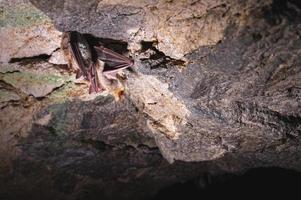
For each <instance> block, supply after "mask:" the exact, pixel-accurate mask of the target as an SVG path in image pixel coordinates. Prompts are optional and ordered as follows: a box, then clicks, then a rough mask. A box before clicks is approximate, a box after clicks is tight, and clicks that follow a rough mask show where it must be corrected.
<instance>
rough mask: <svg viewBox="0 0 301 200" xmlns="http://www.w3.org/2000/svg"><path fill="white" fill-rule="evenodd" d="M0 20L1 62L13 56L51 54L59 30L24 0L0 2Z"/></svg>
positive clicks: (59, 34) (56, 42)
mask: <svg viewBox="0 0 301 200" xmlns="http://www.w3.org/2000/svg"><path fill="white" fill-rule="evenodd" d="M0 24H1V26H0V41H1V54H0V62H1V63H7V62H9V61H10V60H11V59H14V58H23V57H34V56H38V55H42V54H46V55H51V53H52V52H53V51H54V50H56V49H57V48H59V45H60V36H61V33H60V32H59V31H57V30H56V29H55V28H54V26H53V24H52V23H51V21H50V19H49V18H48V17H47V16H45V14H43V13H42V12H41V11H39V10H38V9H37V8H35V7H34V6H32V5H31V4H30V3H29V2H28V1H21V0H14V1H10V3H8V2H5V1H4V2H1V4H0Z"/></svg>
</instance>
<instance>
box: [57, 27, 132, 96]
mask: <svg viewBox="0 0 301 200" xmlns="http://www.w3.org/2000/svg"><path fill="white" fill-rule="evenodd" d="M61 48H62V50H63V53H64V56H65V59H66V61H67V63H68V66H69V68H70V69H72V71H74V72H75V73H76V78H80V77H84V79H85V80H87V81H88V82H89V93H98V92H102V91H108V92H109V93H111V94H112V95H113V96H114V97H115V99H116V100H119V99H120V98H121V97H122V96H123V95H124V84H123V80H124V77H122V75H120V73H119V72H120V71H121V70H122V69H125V68H129V67H132V66H133V65H134V60H133V59H131V58H128V57H126V56H124V55H121V54H119V53H116V52H115V51H113V50H111V49H108V48H106V47H104V46H103V44H101V43H100V42H99V43H98V44H96V45H95V44H91V43H89V41H88V40H87V39H86V38H85V36H84V35H82V34H80V33H78V32H73V31H70V32H64V33H63V36H62V41H61Z"/></svg>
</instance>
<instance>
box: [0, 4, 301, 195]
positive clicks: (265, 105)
mask: <svg viewBox="0 0 301 200" xmlns="http://www.w3.org/2000/svg"><path fill="white" fill-rule="evenodd" d="M18 1H19V0H18ZM16 2H17V1H16ZM22 2H25V3H26V4H28V2H27V1H22ZM31 2H32V3H33V5H35V6H36V7H37V8H39V9H40V10H41V11H43V12H44V13H45V14H47V15H48V16H49V17H50V18H51V19H52V20H53V22H54V24H55V26H56V27H57V28H58V29H59V30H60V31H67V30H73V31H78V32H81V33H88V34H93V35H94V36H96V37H98V38H99V39H101V40H106V41H111V42H113V43H114V44H115V45H117V46H118V45H119V46H124V44H125V43H126V44H127V48H128V51H129V52H128V53H129V55H130V56H131V57H133V59H134V60H135V70H136V71H137V73H136V74H133V73H129V72H126V75H127V80H126V87H127V91H126V98H125V99H124V100H123V101H121V102H114V101H113V100H112V98H111V97H110V96H108V95H106V93H103V94H99V95H87V86H86V85H85V84H79V83H75V82H74V79H73V78H72V76H71V74H70V75H69V74H68V73H67V72H66V70H65V69H64V68H63V67H62V66H61V64H64V63H63V62H62V61H61V60H62V59H61V55H60V50H57V48H58V42H57V38H59V37H60V32H58V31H54V32H55V34H52V35H49V37H54V38H55V40H54V41H55V42H54V43H52V42H50V43H49V44H48V42H47V41H43V43H44V42H45V44H44V45H46V46H47V45H49V46H50V48H48V49H47V48H46V49H47V50H45V51H44V50H43V52H44V53H42V54H47V55H49V56H50V55H52V57H51V58H50V59H49V56H48V57H45V58H32V59H31V60H29V61H28V60H26V62H25V61H23V59H22V57H27V56H26V55H25V56H24V54H19V55H18V57H19V58H21V59H17V61H16V62H14V63H8V64H1V67H0V69H1V75H0V78H1V80H2V82H1V88H0V89H1V91H0V92H1V93H0V94H1V95H2V94H4V95H2V96H1V98H0V99H1V104H0V105H1V114H0V119H1V120H0V122H1V123H0V125H1V129H2V130H5V131H3V132H2V133H1V137H0V143H1V144H2V145H0V146H1V148H0V156H1V157H0V158H2V159H1V160H3V161H4V162H3V164H2V166H0V172H1V171H2V172H3V173H1V176H0V179H2V180H3V181H5V180H10V181H8V182H7V184H6V185H5V186H1V184H0V197H1V195H2V196H4V197H7V199H10V198H17V197H18V195H24V194H26V195H28V194H31V193H34V195H35V196H34V198H36V199H39V198H40V197H41V196H42V197H43V198H44V197H45V196H43V191H50V192H49V193H48V194H49V196H48V197H47V198H49V199H53V198H61V199H74V198H77V199H92V198H93V196H94V195H95V196H98V197H100V196H101V197H104V198H112V199H114V198H122V199H123V198H131V199H132V198H137V199H138V198H144V197H146V196H149V195H152V194H154V193H156V191H157V190H159V189H160V188H162V187H164V186H167V185H170V184H172V183H176V182H179V181H185V180H187V179H190V178H192V177H196V176H200V177H203V176H205V175H206V174H210V175H216V174H220V173H225V172H232V173H240V172H243V171H245V170H248V169H251V168H256V167H269V166H276V167H283V168H290V169H294V170H298V171H301V145H300V144H301V115H300V113H301V58H300V53H301V4H300V3H299V1H297V0H269V1H264V0H260V1H256V2H254V1H251V0H248V1H238V0H214V1H209V0H208V1H195V0H194V1H193V0H191V1H184V0H183V1H146V0H145V1H144V0H139V1H138V0H129V1H120V0H112V1H107V0H103V1H95V0H90V1H83V0H73V1H71V0H65V1H59V0H54V1H51V3H49V1H46V0H31ZM1 3H2V2H1ZM6 4H7V5H5V4H4V5H5V6H12V5H14V4H9V3H6ZM28 5H30V4H28ZM79 5H80V6H79ZM30 6H31V5H30ZM2 7H3V6H2ZM37 12H38V11H37ZM45 19H46V18H45ZM48 20H49V19H48V18H47V20H46V21H48ZM2 23H3V24H5V23H6V22H5V23H4V22H2ZM47 23H48V22H47ZM42 24H44V22H43V23H42ZM32 26H33V27H35V25H32ZM49 26H50V27H53V25H49ZM4 29H7V26H5V27H4ZM7 30H8V29H7ZM28 30H29V31H30V30H31V29H28ZM52 30H53V29H52V28H51V29H50V30H49V32H50V33H52V32H53V31H52ZM2 34H3V32H2V33H1V35H2ZM47 34H48V33H47ZM47 34H46V35H47ZM1 35H0V37H1ZM17 37H18V38H20V41H22V42H23V41H24V40H26V39H21V38H22V37H23V36H20V37H19V36H17ZM47 37H48V36H47ZM47 39H49V38H47ZM22 42H21V43H22ZM32 45H34V46H36V45H37V44H36V43H32ZM28 46H30V45H25V46H24V48H28ZM49 46H48V47H49ZM41 47H43V46H41ZM52 47H53V48H52ZM46 51H47V52H46ZM36 55H37V54H36V53H35V51H33V52H31V53H30V55H29V54H28V56H30V57H32V56H36ZM38 55H39V54H38ZM12 58H16V57H14V56H13V55H12V54H6V58H5V60H6V61H9V60H11V59H12ZM48 59H49V60H48ZM3 60H4V59H3ZM50 63H52V64H50ZM55 64H59V65H55ZM29 73H30V74H34V75H32V76H29V77H30V78H28V76H27V75H28V74H29ZM46 75H47V76H46ZM52 76H53V77H56V78H58V79H56V78H55V80H59V81H54V82H55V83H53V82H52V79H51V77H52ZM43 77H44V78H43ZM45 77H47V78H45ZM36 81H38V82H36ZM2 91H3V92H2ZM2 105H3V106H2ZM7 149H9V153H5V152H7ZM167 161H168V162H167ZM15 174H18V176H15ZM41 175H42V176H41ZM40 176H41V177H40ZM37 177H39V178H38V179H37ZM201 179H202V178H201ZM37 180H38V181H37ZM0 181H1V180H0ZM24 183H26V184H27V187H25V188H24V189H22V190H21V189H20V190H19V192H20V193H14V192H13V191H15V189H16V188H23V187H24ZM28 183H29V184H28ZM37 188H39V189H37ZM41 188H42V189H41ZM49 188H50V189H49ZM36 191H40V193H39V192H36ZM146 191H147V192H146ZM149 191H152V192H149ZM89 195H92V196H89Z"/></svg>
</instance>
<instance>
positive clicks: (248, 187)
mask: <svg viewBox="0 0 301 200" xmlns="http://www.w3.org/2000/svg"><path fill="white" fill-rule="evenodd" d="M209 182H210V181H209ZM202 185H203V186H202V187H201V184H200V182H199V179H197V178H196V179H193V180H189V181H187V182H184V183H178V184H175V185H172V186H170V187H167V188H164V189H162V190H161V191H159V192H158V194H157V195H156V196H155V197H154V198H152V200H159V199H160V200H161V199H162V200H163V199H168V198H172V199H173V198H178V199H212V198H219V197H222V198H227V199H228V198H231V199H233V198H235V199H238V198H246V197H247V198H254V199H255V198H260V197H263V196H269V197H272V198H274V197H277V198H293V197H296V196H298V195H299V194H300V190H299V189H300V185H301V173H299V172H296V171H292V170H287V169H281V168H256V169H252V170H250V171H248V172H246V173H245V174H243V175H230V174H227V175H221V176H217V177H212V179H211V183H208V184H207V185H205V186H204V184H202Z"/></svg>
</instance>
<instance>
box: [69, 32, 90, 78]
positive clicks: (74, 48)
mask: <svg viewBox="0 0 301 200" xmlns="http://www.w3.org/2000/svg"><path fill="white" fill-rule="evenodd" d="M69 34H70V44H69V45H70V49H71V53H72V55H73V57H74V58H75V61H76V63H77V65H78V67H79V68H80V70H81V72H79V73H78V74H80V73H82V74H83V75H84V76H85V77H86V78H87V77H88V73H87V70H86V66H85V65H86V64H85V62H84V59H83V56H82V54H81V52H80V49H79V45H78V38H77V35H76V33H73V32H70V33H69Z"/></svg>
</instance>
